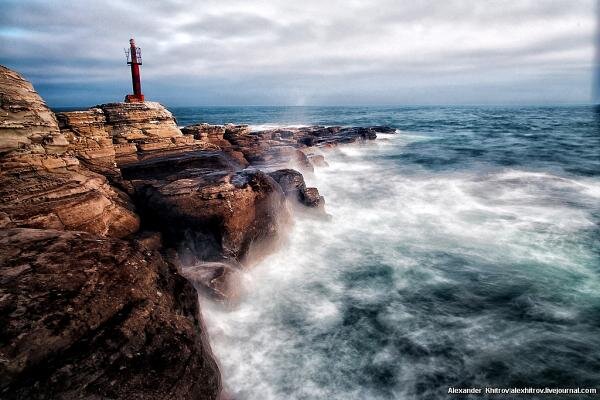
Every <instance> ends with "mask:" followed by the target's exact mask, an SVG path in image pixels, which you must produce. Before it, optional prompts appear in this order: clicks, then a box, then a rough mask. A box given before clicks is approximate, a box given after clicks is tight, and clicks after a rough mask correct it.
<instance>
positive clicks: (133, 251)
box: [0, 229, 220, 400]
mask: <svg viewBox="0 0 600 400" xmlns="http://www.w3.org/2000/svg"><path fill="white" fill-rule="evenodd" d="M0 283H1V286H0V288H1V289H0V319H1V320H0V354H1V355H2V357H1V358H0V397H1V398H3V399H42V398H44V399H80V398H110V399H156V400H158V399H161V400H162V399H215V398H217V396H218V394H219V390H220V377H219V372H218V369H217V365H216V363H215V362H214V360H213V357H212V354H211V352H210V348H209V346H208V345H207V342H206V341H205V339H203V338H204V330H203V327H202V324H201V320H200V317H199V310H198V302H197V295H196V292H195V290H194V289H193V287H192V286H191V285H190V284H189V283H188V282H187V280H186V279H184V278H183V277H181V276H180V275H179V274H178V273H177V271H176V269H175V267H174V266H173V265H171V264H169V263H167V262H165V261H164V260H163V258H162V257H161V256H160V254H159V253H157V252H153V251H149V250H148V249H146V248H145V247H143V246H142V247H140V246H137V245H135V244H132V243H130V242H125V241H122V240H118V239H110V238H100V237H98V236H93V235H90V234H86V233H78V232H64V231H54V230H35V229H7V230H2V231H0Z"/></svg>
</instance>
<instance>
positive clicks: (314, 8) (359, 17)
mask: <svg viewBox="0 0 600 400" xmlns="http://www.w3.org/2000/svg"><path fill="white" fill-rule="evenodd" d="M0 10H1V13H0V64H3V65H6V66H8V67H10V68H14V69H17V70H18V71H20V72H21V73H23V74H24V75H25V76H26V77H27V78H28V79H30V80H31V81H32V82H33V83H34V85H35V87H36V88H37V89H38V91H39V92H40V93H41V94H42V96H44V97H45V99H46V100H47V102H48V103H49V104H50V105H52V106H71V105H93V104H97V103H102V102H107V101H116V100H121V99H122V98H123V97H124V95H125V94H126V93H129V92H130V91H131V88H130V76H129V72H128V68H127V66H126V64H125V57H124V54H123V48H124V47H127V45H128V40H129V38H130V36H134V37H135V39H136V42H137V43H138V46H140V47H141V48H142V53H143V60H144V64H143V66H142V89H143V92H144V94H145V95H146V97H147V98H149V99H152V100H157V101H161V102H163V103H165V104H167V105H173V106H174V105H246V104H247V105H263V104H266V105H328V104H332V105H336V104H339V105H379V104H389V105H403V104H481V103H485V104H506V103H517V104H523V103H524V104H528V103H529V104H531V103H587V102H589V101H590V97H591V82H592V75H593V73H592V71H593V63H594V46H593V39H594V35H595V15H596V12H595V1H594V0H435V1H434V0H407V1H402V0H340V1H337V0H265V1H260V0H233V1H230V0H214V1H213V0H203V1H179V0H169V1H164V0H163V1H133V0H132V1H112V0H103V1H52V0H41V1H32V0H0Z"/></svg>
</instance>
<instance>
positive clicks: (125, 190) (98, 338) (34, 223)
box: [0, 67, 392, 399]
mask: <svg viewBox="0 0 600 400" xmlns="http://www.w3.org/2000/svg"><path fill="white" fill-rule="evenodd" d="M0 101H1V102H0V229H1V230H0V285H1V286H0V397H2V398H15V399H16V398H34V399H35V398H58V399H74V398H112V399H126V398H143V399H164V398H176V399H204V398H206V399H215V398H217V397H218V396H219V393H220V391H221V386H220V375H219V371H218V368H217V364H216V363H215V361H214V360H213V358H212V355H211V352H210V348H209V346H208V344H207V341H206V340H205V339H206V338H205V337H204V330H203V327H202V320H201V316H200V310H199V306H198V299H197V292H196V291H195V290H194V288H195V289H196V290H197V291H199V292H200V293H202V294H206V295H208V296H210V297H212V298H213V299H215V300H218V301H223V302H234V301H236V299H237V295H238V292H237V289H238V281H239V277H240V274H241V271H242V270H243V269H244V268H247V267H249V266H251V265H252V264H253V263H255V262H257V261H258V260H260V259H261V258H262V257H264V256H265V255H267V254H269V253H270V252H272V251H273V250H274V249H276V248H277V246H278V245H279V244H280V242H281V239H282V238H283V237H284V234H285V231H286V227H287V226H288V225H289V222H290V221H291V220H292V218H293V215H295V210H303V212H310V213H314V215H316V216H325V215H326V214H325V208H324V199H323V197H322V196H320V194H319V192H318V190H317V188H312V187H307V185H306V183H305V181H304V177H303V175H302V172H308V173H310V172H311V171H314V169H315V168H321V167H324V166H326V165H327V163H326V161H325V160H324V158H323V155H322V154H320V151H315V149H317V148H327V147H331V146H335V145H337V144H339V143H351V142H356V141H365V140H371V139H374V138H375V137H376V132H390V131H392V130H391V129H390V128H386V127H369V128H344V127H322V126H315V127H306V128H297V129H272V130H265V131H260V132H254V131H252V130H251V129H249V127H248V126H245V125H224V126H219V125H209V124H197V125H191V126H188V127H184V128H182V129H180V128H179V127H178V126H177V123H176V121H175V119H174V118H173V116H172V114H171V113H170V112H169V111H168V110H166V109H165V108H164V107H163V106H161V105H160V104H158V103H153V102H142V103H111V104H102V105H98V106H95V107H92V108H90V109H88V110H85V111H74V112H62V113H58V114H56V115H55V114H53V113H52V112H51V111H50V110H49V109H48V107H47V106H46V105H45V104H44V102H43V100H42V99H41V98H40V97H39V95H38V94H37V93H36V92H35V91H34V90H33V87H32V86H31V84H29V83H28V82H27V81H25V80H24V79H23V78H22V77H21V76H19V75H18V74H17V73H15V72H14V71H11V70H9V69H7V68H4V67H0ZM183 277H185V278H183ZM192 285H193V286H192Z"/></svg>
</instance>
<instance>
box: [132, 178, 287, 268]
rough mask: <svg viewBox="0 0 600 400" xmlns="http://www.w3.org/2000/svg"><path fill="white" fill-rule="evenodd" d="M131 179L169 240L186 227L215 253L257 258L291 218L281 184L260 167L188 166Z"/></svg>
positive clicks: (150, 218)
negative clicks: (231, 169)
mask: <svg viewBox="0 0 600 400" xmlns="http://www.w3.org/2000/svg"><path fill="white" fill-rule="evenodd" d="M133 184H134V186H135V188H136V193H137V194H136V196H137V199H138V202H139V204H140V208H141V213H142V216H143V218H144V219H145V221H146V222H147V223H148V224H149V226H153V227H154V228H156V229H159V230H161V231H162V232H164V233H165V235H166V237H169V238H171V240H172V239H173V238H178V240H180V239H182V233H184V232H186V231H188V230H191V231H193V232H198V233H200V234H202V235H204V239H205V242H206V244H207V246H209V245H210V246H209V247H214V248H215V250H216V251H215V252H214V253H215V254H220V255H221V256H220V257H225V258H232V259H235V260H239V261H241V262H251V261H252V260H255V259H257V258H260V256H261V255H262V254H264V253H265V252H266V251H267V249H269V248H272V246H274V245H276V243H277V242H278V239H279V238H280V234H281V232H282V230H283V226H284V225H285V224H286V223H287V220H288V218H289V216H288V213H287V210H286V208H285V204H284V194H283V192H282V190H281V188H280V187H279V185H278V184H277V183H276V182H275V181H274V180H273V179H272V178H271V177H269V176H268V175H266V174H265V173H263V172H261V171H258V170H244V171H240V172H227V171H212V172H206V171H205V172H202V171H194V170H190V169H187V170H185V171H181V172H180V173H179V174H176V175H172V176H170V177H166V179H164V180H156V179H151V178H149V179H148V180H135V181H133ZM210 238H212V240H210ZM208 254H210V253H208Z"/></svg>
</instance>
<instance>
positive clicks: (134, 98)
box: [125, 94, 144, 103]
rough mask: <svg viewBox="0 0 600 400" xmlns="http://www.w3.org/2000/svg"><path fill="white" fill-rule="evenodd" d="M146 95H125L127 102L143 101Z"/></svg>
mask: <svg viewBox="0 0 600 400" xmlns="http://www.w3.org/2000/svg"><path fill="white" fill-rule="evenodd" d="M143 102H144V95H143V94H128V95H127V96H125V103H143Z"/></svg>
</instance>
